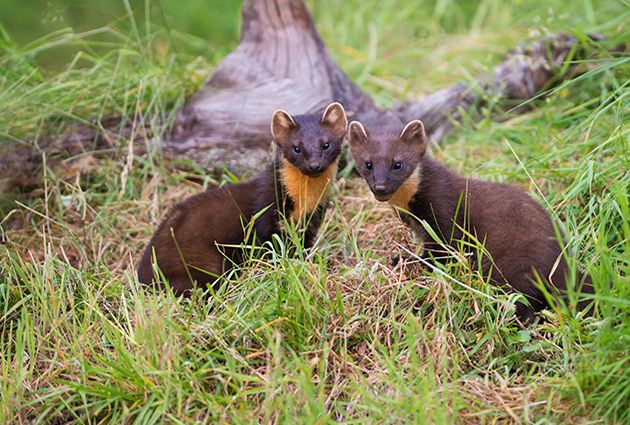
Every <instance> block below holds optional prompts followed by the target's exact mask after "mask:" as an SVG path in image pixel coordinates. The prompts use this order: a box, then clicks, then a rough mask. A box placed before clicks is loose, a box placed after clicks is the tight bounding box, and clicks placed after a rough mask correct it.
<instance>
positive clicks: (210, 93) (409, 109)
mask: <svg viewBox="0 0 630 425" xmlns="http://www.w3.org/2000/svg"><path fill="white" fill-rule="evenodd" d="M242 13H243V23H242V34H241V41H240V44H239V46H238V47H237V49H236V50H235V51H234V52H232V53H231V54H229V55H228V56H226V57H225V59H223V61H222V62H221V63H220V64H219V65H218V66H217V68H216V70H215V71H214V73H213V74H212V76H211V77H210V78H209V79H208V81H207V82H206V83H205V84H204V85H203V87H202V88H201V89H200V90H199V91H198V93H196V94H195V95H194V96H193V97H192V98H191V99H190V100H189V101H188V102H187V103H186V105H185V106H184V107H183V108H182V109H181V110H180V111H179V113H178V115H177V118H176V121H175V125H174V127H173V130H172V133H171V135H170V137H168V138H167V139H166V140H165V141H164V143H163V148H164V153H165V155H166V156H167V157H174V158H188V159H192V160H194V161H196V162H198V163H201V164H202V165H205V166H206V168H207V169H209V170H216V169H221V168H223V167H227V168H229V169H231V170H232V171H233V172H236V173H241V172H243V171H245V170H248V169H253V170H256V169H258V168H259V167H260V163H261V161H262V160H264V158H265V157H266V156H267V149H268V146H269V142H270V139H271V133H270V129H269V122H270V117H271V114H272V112H273V111H274V110H275V109H276V108H283V109H285V110H287V111H289V112H290V113H292V114H300V113H308V112H313V111H317V110H320V109H322V108H323V107H325V106H326V105H327V104H329V103H330V102H331V101H338V102H341V103H342V104H343V105H344V107H345V108H346V110H347V111H348V114H349V117H350V119H352V118H357V119H360V120H364V121H369V120H372V119H374V117H376V116H383V114H387V115H388V117H389V118H390V119H393V120H400V121H401V122H402V121H405V122H406V121H409V120H411V119H421V120H422V121H423V122H424V124H425V127H426V129H427V131H428V133H429V136H430V137H431V139H432V140H433V141H434V142H439V141H440V140H441V139H442V138H443V137H444V135H445V134H447V133H448V131H449V130H450V129H451V128H452V126H453V123H454V122H456V121H457V120H458V119H459V118H460V117H459V113H458V111H459V110H461V109H462V108H463V109H464V110H469V109H470V108H471V107H472V106H479V105H482V104H483V103H484V99H487V98H490V97H491V98H497V97H498V98H501V99H503V101H504V104H507V105H510V102H512V103H511V104H514V103H519V102H521V101H522V100H525V99H529V98H531V97H532V96H534V95H536V94H537V93H540V91H541V90H544V89H546V88H549V87H551V86H552V85H553V84H556V83H558V82H559V81H561V80H562V79H564V78H568V77H570V76H572V75H575V74H576V72H579V69H578V68H576V67H574V66H564V65H565V63H566V61H567V60H568V59H572V58H575V57H578V55H582V53H585V49H583V47H588V46H582V44H581V43H580V42H579V41H578V40H577V39H576V38H575V37H573V36H570V35H565V34H561V35H557V36H552V37H547V38H543V39H541V40H538V41H534V42H532V43H531V44H529V45H524V46H519V47H516V48H515V49H513V50H512V51H511V52H509V53H508V54H507V56H506V58H505V59H504V60H503V62H501V63H500V64H499V65H497V66H496V67H495V68H494V70H493V72H492V73H490V74H489V75H485V76H481V77H480V78H479V79H478V80H477V81H476V82H474V83H470V82H468V83H466V82H465V83H461V84H456V85H454V86H451V87H447V88H445V89H442V90H440V91H437V92H435V93H433V94H431V95H429V96H427V97H426V98H424V99H422V100H420V101H418V102H407V103H403V104H401V105H399V106H397V107H395V108H392V109H390V110H385V109H382V108H379V107H378V106H377V105H376V104H375V103H374V101H373V100H372V99H371V98H370V97H369V96H368V95H367V94H365V93H364V92H363V91H361V89H359V88H358V87H357V86H356V85H355V84H354V83H353V82H352V81H350V79H349V78H348V77H347V76H346V75H345V74H344V72H343V71H342V70H341V68H339V66H338V65H337V64H336V63H335V62H334V61H333V59H332V58H331V56H330V55H329V54H328V51H327V50H326V47H325V45H324V42H323V41H322V39H321V37H320V36H319V34H318V32H317V30H316V29H315V25H314V23H313V20H312V18H311V15H310V13H309V11H308V9H307V7H306V5H305V3H304V1H303V0H245V2H244V4H243V12H242ZM580 57H581V56H580ZM471 112H473V113H474V110H473V111H471ZM101 126H102V127H105V128H107V127H106V126H105V125H104V123H101V125H100V126H95V128H102V127H101ZM88 130H89V131H88ZM127 134H128V133H127ZM131 137H133V135H132V136H131ZM95 141H96V143H95ZM115 143H116V138H115V137H113V136H112V134H111V133H110V134H109V135H107V134H102V133H98V132H97V130H93V129H87V130H86V128H85V127H82V128H78V129H77V130H76V132H74V133H72V134H71V135H70V136H69V137H56V138H51V140H50V141H49V142H48V143H40V144H39V146H43V149H44V150H45V151H47V152H57V153H60V152H61V153H62V155H57V158H59V157H63V156H64V155H65V156H66V157H67V156H72V155H77V154H79V153H83V152H86V151H90V150H92V149H94V146H95V145H97V146H99V145H107V146H112V145H113V144H115ZM138 146H139V150H142V149H143V142H141V143H138ZM7 149H10V148H6V147H5V148H4V153H2V152H0V189H1V188H3V187H4V189H5V190H6V189H7V188H9V187H11V186H12V185H15V184H17V185H28V184H29V183H31V182H32V181H33V178H32V177H33V176H37V175H38V173H37V171H38V170H39V168H40V167H39V161H40V160H41V157H42V154H41V151H34V149H33V148H30V149H29V148H28V147H24V146H21V147H20V148H19V149H14V150H10V151H7ZM40 149H41V148H40ZM0 192H1V190H0Z"/></svg>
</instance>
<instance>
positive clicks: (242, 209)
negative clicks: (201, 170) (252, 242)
mask: <svg viewBox="0 0 630 425" xmlns="http://www.w3.org/2000/svg"><path fill="white" fill-rule="evenodd" d="M256 183H257V182H256V180H252V181H249V182H246V183H241V184H236V185H231V186H226V187H222V188H213V189H208V190H206V191H205V192H202V193H199V194H198V195H195V196H192V197H190V198H188V199H186V200H184V201H183V202H181V203H179V204H177V205H176V206H174V207H173V208H172V209H171V211H169V212H168V214H167V216H166V218H165V219H164V221H163V222H162V223H161V224H160V226H159V227H158V229H157V230H156V232H155V234H154V235H153V237H152V238H151V241H150V242H149V244H148V245H147V247H146V248H145V250H144V253H143V255H142V258H141V260H140V263H139V265H138V280H139V281H140V282H142V283H145V284H151V283H152V282H154V281H155V282H161V279H160V277H159V276H155V275H154V271H153V268H152V266H151V263H152V257H153V255H155V258H156V263H157V266H158V267H159V269H160V270H162V271H164V272H165V273H167V274H168V276H167V278H168V281H169V284H170V286H171V287H172V288H173V291H174V292H175V293H183V292H185V291H186V290H188V289H191V288H192V287H193V282H194V281H197V282H199V283H201V282H213V281H214V280H215V278H216V276H210V275H209V274H208V273H214V274H216V275H220V274H222V273H223V272H224V271H225V270H226V268H229V260H234V261H237V260H238V258H237V256H238V254H239V253H238V251H239V250H238V249H235V248H228V247H221V246H220V245H238V244H241V243H242V242H243V239H244V237H245V232H244V229H245V226H247V224H248V222H249V220H250V219H251V217H252V211H251V210H252V205H253V201H254V198H255V196H256ZM217 245H219V246H217ZM154 252H155V254H154ZM222 252H223V253H222ZM224 254H225V255H224ZM226 257H227V258H226ZM204 271H206V272H207V273H206V272H204Z"/></svg>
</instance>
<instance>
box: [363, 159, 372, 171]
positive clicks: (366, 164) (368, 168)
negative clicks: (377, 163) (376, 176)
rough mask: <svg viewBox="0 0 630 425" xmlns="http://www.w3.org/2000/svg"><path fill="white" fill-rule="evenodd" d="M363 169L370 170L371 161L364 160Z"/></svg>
mask: <svg viewBox="0 0 630 425" xmlns="http://www.w3.org/2000/svg"><path fill="white" fill-rule="evenodd" d="M365 169H366V170H368V171H372V161H365Z"/></svg>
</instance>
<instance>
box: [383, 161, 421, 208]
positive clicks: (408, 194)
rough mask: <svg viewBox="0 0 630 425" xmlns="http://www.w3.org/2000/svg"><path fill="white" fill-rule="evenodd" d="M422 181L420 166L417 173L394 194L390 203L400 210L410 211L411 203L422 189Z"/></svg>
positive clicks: (416, 170)
mask: <svg viewBox="0 0 630 425" xmlns="http://www.w3.org/2000/svg"><path fill="white" fill-rule="evenodd" d="M421 181H422V172H421V167H420V166H418V167H417V168H416V169H415V171H414V172H413V173H412V174H411V175H410V176H409V177H408V178H407V180H405V181H404V182H403V184H401V185H400V187H399V188H398V190H397V191H396V192H395V193H394V195H393V196H392V197H391V199H390V200H389V201H388V202H389V204H390V205H393V206H396V207H398V208H404V209H409V202H410V201H411V198H413V197H414V195H415V194H416V192H418V190H419V188H420V183H421Z"/></svg>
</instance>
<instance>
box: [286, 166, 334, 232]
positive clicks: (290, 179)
mask: <svg viewBox="0 0 630 425" xmlns="http://www.w3.org/2000/svg"><path fill="white" fill-rule="evenodd" d="M336 172H337V161H335V162H333V163H332V164H331V165H330V166H329V167H328V169H326V171H324V173H323V174H322V175H321V176H319V177H309V176H307V175H305V174H303V173H302V172H301V171H300V170H299V169H298V168H296V167H295V166H294V165H292V164H291V163H290V162H289V161H288V160H287V159H285V158H281V159H280V177H281V179H282V185H283V186H284V190H285V191H286V193H287V195H288V196H289V197H290V198H291V200H292V201H293V205H294V208H293V211H291V218H292V219H293V220H299V219H300V217H303V216H305V215H308V214H310V213H312V212H313V211H314V210H315V209H316V208H317V207H318V206H319V204H320V203H322V202H323V201H324V200H325V199H326V198H327V196H328V193H329V192H330V186H331V185H332V181H333V179H334V177H335V173H336Z"/></svg>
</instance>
